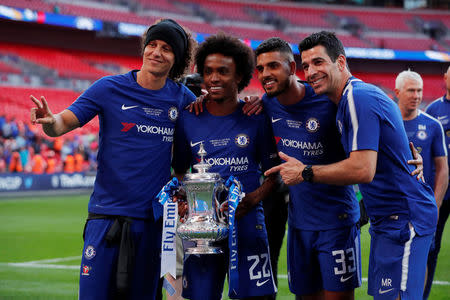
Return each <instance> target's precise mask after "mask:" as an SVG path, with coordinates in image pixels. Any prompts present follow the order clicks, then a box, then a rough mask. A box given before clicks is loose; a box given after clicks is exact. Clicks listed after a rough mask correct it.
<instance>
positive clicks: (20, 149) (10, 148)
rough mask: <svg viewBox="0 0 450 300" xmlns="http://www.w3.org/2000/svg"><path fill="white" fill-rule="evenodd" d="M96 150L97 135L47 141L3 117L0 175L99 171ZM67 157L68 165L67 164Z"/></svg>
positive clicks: (0, 122)
mask: <svg viewBox="0 0 450 300" xmlns="http://www.w3.org/2000/svg"><path fill="white" fill-rule="evenodd" d="M97 149H98V136H97V134H93V133H91V132H88V131H83V132H82V134H80V135H75V136H73V137H58V138H55V139H48V138H47V137H44V136H43V135H42V132H41V131H39V130H38V129H37V128H36V126H34V125H31V124H28V123H24V122H23V121H21V120H15V119H14V118H10V119H7V117H5V116H0V173H6V172H11V173H12V172H23V173H34V174H43V173H48V174H52V173H57V172H63V171H64V169H66V170H68V171H70V172H71V173H73V172H84V171H96V169H97ZM35 153H36V154H35ZM68 155H70V156H71V157H69V162H68V163H65V164H64V162H65V161H66V159H65V158H67V156H68Z"/></svg>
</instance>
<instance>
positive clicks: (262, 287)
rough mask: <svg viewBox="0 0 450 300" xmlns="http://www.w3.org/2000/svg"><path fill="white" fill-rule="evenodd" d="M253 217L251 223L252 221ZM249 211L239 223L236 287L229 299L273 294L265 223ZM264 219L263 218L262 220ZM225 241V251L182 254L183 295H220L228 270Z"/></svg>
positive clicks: (224, 244)
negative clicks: (204, 253) (256, 219)
mask: <svg viewBox="0 0 450 300" xmlns="http://www.w3.org/2000/svg"><path fill="white" fill-rule="evenodd" d="M252 219H253V223H252V222H251V221H252ZM254 220H255V218H254V214H252V213H251V212H250V213H249V215H246V216H245V217H244V218H243V219H242V220H239V222H238V271H239V290H238V291H235V292H233V291H230V293H229V296H230V298H247V297H256V296H264V295H272V294H274V293H276V291H277V289H276V285H275V280H274V277H273V273H272V265H271V262H270V255H269V246H268V241H267V233H266V227H265V224H264V222H263V223H262V224H258V222H255V221H254ZM263 220H264V219H263ZM227 242H228V240H226V241H224V242H223V243H222V245H223V246H224V247H223V249H224V252H225V253H224V254H207V255H185V260H184V266H183V297H184V298H187V299H192V300H197V299H198V300H203V299H208V300H214V299H221V298H222V291H223V285H224V280H225V275H226V274H227V271H228V246H227Z"/></svg>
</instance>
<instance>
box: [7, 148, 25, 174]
mask: <svg viewBox="0 0 450 300" xmlns="http://www.w3.org/2000/svg"><path fill="white" fill-rule="evenodd" d="M9 171H10V172H11V173H21V172H23V165H22V162H21V160H20V154H19V152H17V151H14V152H13V153H12V155H11V161H10V162H9Z"/></svg>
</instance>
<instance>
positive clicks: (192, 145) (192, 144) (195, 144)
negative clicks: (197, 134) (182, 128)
mask: <svg viewBox="0 0 450 300" xmlns="http://www.w3.org/2000/svg"><path fill="white" fill-rule="evenodd" d="M201 143H203V141H200V142H197V143H193V142H192V141H191V147H195V146H197V145H198V144H201Z"/></svg>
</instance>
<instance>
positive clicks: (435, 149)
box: [403, 110, 447, 188]
mask: <svg viewBox="0 0 450 300" xmlns="http://www.w3.org/2000/svg"><path fill="white" fill-rule="evenodd" d="M403 124H404V125H405V130H406V135H407V136H408V140H409V141H410V142H413V143H414V146H415V147H416V149H417V150H418V151H419V153H420V155H422V159H423V175H424V177H425V182H426V183H428V185H429V186H430V187H432V188H433V187H434V175H435V172H436V168H435V164H434V158H435V157H439V156H447V148H446V145H445V138H444V131H443V129H442V125H441V124H440V123H439V121H438V120H436V119H435V118H433V117H431V116H430V115H428V114H426V113H424V112H421V111H420V110H419V112H418V115H417V117H415V118H414V119H412V120H407V121H403Z"/></svg>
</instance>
